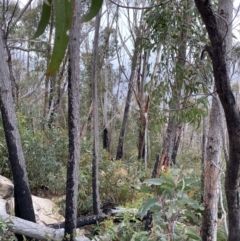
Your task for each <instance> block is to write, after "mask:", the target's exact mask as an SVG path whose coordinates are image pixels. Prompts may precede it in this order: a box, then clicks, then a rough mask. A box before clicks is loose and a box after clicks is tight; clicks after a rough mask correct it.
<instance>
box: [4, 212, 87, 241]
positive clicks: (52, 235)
mask: <svg viewBox="0 0 240 241" xmlns="http://www.w3.org/2000/svg"><path fill="white" fill-rule="evenodd" d="M0 218H1V219H2V220H4V221H6V222H8V223H9V231H11V232H13V233H15V234H20V235H24V236H27V237H31V238H34V239H39V240H46V239H50V240H53V241H54V240H56V241H57V240H62V239H63V237H64V229H54V228H50V227H46V226H43V225H40V224H37V223H33V222H29V221H26V220H24V219H21V218H17V217H14V216H10V215H8V214H5V213H0ZM76 241H90V239H89V238H86V237H76Z"/></svg>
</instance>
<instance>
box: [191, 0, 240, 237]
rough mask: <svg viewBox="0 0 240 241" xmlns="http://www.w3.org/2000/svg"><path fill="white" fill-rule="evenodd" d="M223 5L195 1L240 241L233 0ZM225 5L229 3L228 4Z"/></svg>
mask: <svg viewBox="0 0 240 241" xmlns="http://www.w3.org/2000/svg"><path fill="white" fill-rule="evenodd" d="M220 3H222V5H219V6H221V7H220V8H219V12H218V13H215V12H214V10H213V8H212V5H211V1H206V2H205V1H201V0H195V4H196V6H197V8H198V10H199V12H200V14H201V17H202V19H203V21H204V24H205V26H206V29H207V32H208V35H209V39H210V42H211V46H208V45H207V46H206V47H205V50H206V51H207V52H208V53H209V55H210V57H211V60H212V65H213V73H214V78H215V87H216V90H217V93H218V96H219V99H220V101H221V104H222V106H223V110H224V113H225V117H226V124H227V130H228V136H229V161H228V162H227V167H226V176H225V189H226V198H227V206H228V224H229V236H228V241H235V240H240V203H239V177H240V114H239V111H238V108H237V105H236V102H235V98H234V95H233V92H232V89H231V86H230V81H229V72H228V71H229V64H228V63H227V54H228V53H229V48H227V46H229V42H230V43H231V37H232V36H228V33H229V32H230V33H231V29H232V26H231V22H232V10H233V3H232V1H223V2H222V1H219V4H220ZM224 4H225V6H224Z"/></svg>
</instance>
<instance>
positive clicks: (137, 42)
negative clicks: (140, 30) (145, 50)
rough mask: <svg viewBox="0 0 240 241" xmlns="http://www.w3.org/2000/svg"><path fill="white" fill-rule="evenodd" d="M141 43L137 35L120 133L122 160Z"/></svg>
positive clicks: (118, 152) (118, 149)
mask: <svg viewBox="0 0 240 241" xmlns="http://www.w3.org/2000/svg"><path fill="white" fill-rule="evenodd" d="M140 45H141V39H140V37H138V36H137V37H136V40H135V44H134V53H133V57H132V65H131V75H130V78H129V80H128V81H129V82H128V93H127V99H126V103H125V108H124V114H123V120H122V126H121V131H120V134H119V138H118V146H117V155H116V160H120V159H122V157H123V141H124V135H125V129H126V124H127V119H128V114H129V109H130V104H131V99H132V92H133V89H132V88H133V80H134V76H135V70H136V67H137V59H138V54H139V52H140V48H141V47H140Z"/></svg>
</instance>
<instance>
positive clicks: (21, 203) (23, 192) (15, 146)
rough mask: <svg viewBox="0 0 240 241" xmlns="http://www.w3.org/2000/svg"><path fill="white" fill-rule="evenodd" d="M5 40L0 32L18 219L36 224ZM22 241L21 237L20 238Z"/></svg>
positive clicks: (0, 90) (0, 86) (1, 104)
mask: <svg viewBox="0 0 240 241" xmlns="http://www.w3.org/2000/svg"><path fill="white" fill-rule="evenodd" d="M4 46H5V44H4V38H3V32H2V31H1V30H0V56H2V58H1V60H0V108H1V114H2V120H3V127H4V133H5V138H6V142H7V148H8V155H9V161H10V165H11V170H12V174H13V182H14V201H15V215H16V217H19V218H22V219H25V220H28V221H32V222H35V215H34V209H33V204H32V198H31V193H30V189H29V183H28V176H27V170H26V164H25V159H24V155H23V149H22V143H21V139H20V134H19V131H18V125H17V117H16V111H15V107H14V101H13V95H12V86H11V80H10V75H9V69H8V65H7V61H6V59H5V58H4V56H6V53H5V52H4ZM18 239H19V240H22V238H21V237H18Z"/></svg>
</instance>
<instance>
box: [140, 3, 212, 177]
mask: <svg viewBox="0 0 240 241" xmlns="http://www.w3.org/2000/svg"><path fill="white" fill-rule="evenodd" d="M145 17H146V22H147V23H148V26H149V28H150V34H149V42H148V43H147V44H148V46H149V48H150V49H151V51H156V50H158V49H159V50H160V52H161V54H160V57H159V59H160V62H159V70H158V74H157V75H156V76H154V78H152V81H151V82H152V83H150V84H148V85H147V88H150V87H151V88H153V92H152V94H151V103H153V104H152V105H151V107H150V116H151V113H152V112H153V111H155V113H159V114H158V117H157V118H159V119H163V120H164V119H165V120H164V122H166V123H167V127H166V131H165V134H164V137H163V144H162V148H161V155H160V158H159V159H158V160H156V162H157V164H156V165H155V167H157V166H158V168H157V169H158V170H155V171H156V172H155V175H159V172H160V171H161V170H162V168H163V169H167V168H168V167H169V165H170V164H171V161H172V160H171V159H172V158H173V159H175V158H176V155H177V148H178V146H179V141H180V136H181V128H182V125H183V124H184V123H196V122H200V120H201V117H202V115H204V112H205V111H204V109H205V107H206V100H205V99H204V98H200V97H199V96H198V97H196V96H197V94H198V93H199V92H200V91H201V92H202V91H204V90H206V89H207V86H206V83H208V81H205V80H204V79H203V78H202V76H201V77H198V74H199V72H200V70H201V65H199V63H197V61H195V60H194V57H193V53H194V52H195V51H197V50H199V49H200V48H199V46H198V44H197V41H199V38H202V36H204V33H203V32H202V31H196V27H195V26H196V25H197V22H198V17H197V15H196V11H194V8H193V6H192V5H191V4H190V2H189V1H182V2H171V3H168V4H166V5H163V6H160V7H157V8H153V9H150V10H148V11H146V14H145ZM180 20H182V21H180ZM203 107H204V108H203ZM161 109H162V110H163V111H162V112H160V111H159V110H161ZM156 110H158V111H157V112H156ZM155 115H156V114H155ZM161 115H162V116H161ZM163 117H164V118H163ZM151 121H154V120H151V119H150V123H151ZM150 129H151V127H150ZM173 151H174V152H173Z"/></svg>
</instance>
